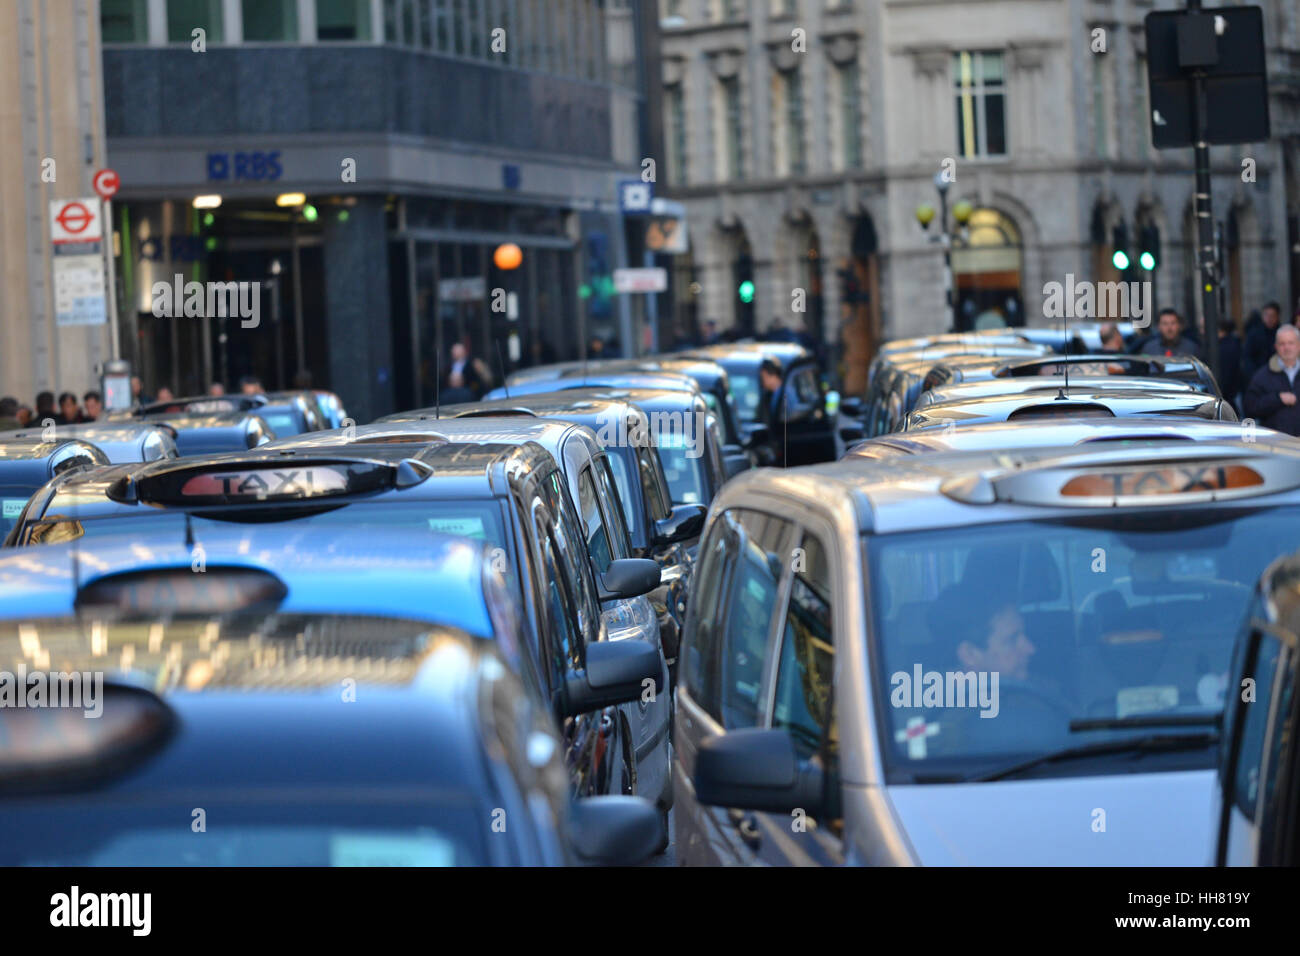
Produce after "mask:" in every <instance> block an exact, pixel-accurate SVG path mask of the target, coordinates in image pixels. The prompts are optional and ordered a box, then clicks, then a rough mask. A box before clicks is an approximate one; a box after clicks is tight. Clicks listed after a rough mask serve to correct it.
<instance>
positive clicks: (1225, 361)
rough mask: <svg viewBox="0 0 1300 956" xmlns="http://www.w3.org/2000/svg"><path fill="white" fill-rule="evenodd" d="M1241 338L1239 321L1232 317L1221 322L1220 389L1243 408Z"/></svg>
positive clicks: (1226, 396)
mask: <svg viewBox="0 0 1300 956" xmlns="http://www.w3.org/2000/svg"><path fill="white" fill-rule="evenodd" d="M1241 385H1242V377H1241V339H1240V338H1238V336H1237V323H1235V322H1233V321H1232V319H1223V320H1221V321H1220V322H1219V391H1221V392H1222V393H1223V397H1224V398H1226V399H1227V400H1228V401H1229V402H1231V403H1232V407H1233V408H1235V409H1237V410H1238V411H1240V410H1241V403H1240V401H1238V399H1239V397H1240V394H1241Z"/></svg>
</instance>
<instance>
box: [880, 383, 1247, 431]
mask: <svg viewBox="0 0 1300 956" xmlns="http://www.w3.org/2000/svg"><path fill="white" fill-rule="evenodd" d="M1057 387H1058V388H1060V389H1061V390H1062V391H1063V392H1064V394H1065V398H1064V399H1059V400H1058V399H1057V398H1056V397H1055V396H1054V395H1052V394H1051V393H1049V392H1028V393H1023V394H1018V395H1017V394H1013V395H1007V394H1000V395H987V396H984V397H982V398H971V399H967V400H965V401H956V402H945V403H942V404H939V405H930V406H928V407H926V408H923V409H920V410H918V411H914V412H912V413H910V414H909V415H908V416H907V422H906V427H905V430H906V431H911V430H913V429H922V428H941V427H943V426H944V425H945V424H946V423H947V422H955V423H956V424H957V425H959V426H961V425H966V424H975V423H977V422H993V421H1011V420H1015V418H1016V416H1018V415H1019V416H1026V417H1028V415H1036V414H1040V413H1041V414H1043V415H1051V416H1053V417H1057V416H1059V417H1062V418H1064V417H1068V416H1069V414H1087V413H1089V412H1092V411H1096V412H1099V413H1100V414H1102V415H1105V414H1107V413H1109V414H1110V415H1114V416H1116V417H1118V416H1121V415H1186V416H1192V417H1196V418H1205V419H1215V418H1216V417H1217V415H1218V414H1220V410H1221V409H1223V408H1226V407H1228V406H1225V405H1224V403H1223V400H1222V399H1219V398H1215V397H1214V396H1212V395H1206V394H1205V393H1204V392H1197V391H1191V390H1187V389H1184V390H1182V391H1178V390H1171V389H1158V388H1136V389H1123V388H1095V387H1091V386H1087V387H1081V386H1077V385H1075V384H1074V383H1073V382H1071V383H1070V387H1069V388H1068V389H1066V388H1064V383H1063V382H1061V383H1058V386H1057ZM1067 410H1068V411H1067ZM1230 420H1235V415H1234V417H1233V419H1230Z"/></svg>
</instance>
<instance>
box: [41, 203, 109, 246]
mask: <svg viewBox="0 0 1300 956" xmlns="http://www.w3.org/2000/svg"><path fill="white" fill-rule="evenodd" d="M99 211H100V207H99V200H98V199H95V198H93V197H91V198H89V199H52V200H50V239H51V241H53V242H54V244H55V245H62V244H64V243H82V242H99V240H100V239H102V238H103V235H104V227H103V223H102V221H101V219H100V215H99Z"/></svg>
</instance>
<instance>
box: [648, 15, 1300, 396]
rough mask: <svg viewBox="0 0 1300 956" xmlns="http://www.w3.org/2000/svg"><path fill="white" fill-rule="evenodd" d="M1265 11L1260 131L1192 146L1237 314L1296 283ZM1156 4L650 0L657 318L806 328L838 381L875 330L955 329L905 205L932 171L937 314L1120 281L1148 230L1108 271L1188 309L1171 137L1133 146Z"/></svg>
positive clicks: (1284, 23) (1277, 78) (1297, 144)
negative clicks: (948, 297) (660, 235)
mask: <svg viewBox="0 0 1300 956" xmlns="http://www.w3.org/2000/svg"><path fill="white" fill-rule="evenodd" d="M1262 5H1263V7H1264V12H1265V38H1266V45H1267V48H1268V54H1267V55H1268V70H1269V80H1270V91H1271V101H1270V110H1271V118H1272V130H1273V137H1272V139H1271V140H1270V141H1269V142H1267V143H1259V144H1252V145H1249V146H1242V147H1216V148H1214V149H1213V150H1212V165H1213V184H1214V213H1215V217H1216V219H1217V220H1218V221H1219V223H1220V224H1221V235H1222V247H1223V259H1222V261H1223V264H1224V274H1225V280H1226V281H1225V282H1224V284H1223V288H1224V292H1223V306H1224V314H1226V315H1229V316H1231V317H1233V318H1235V319H1237V320H1238V321H1241V320H1242V319H1243V318H1244V317H1245V314H1246V313H1247V312H1248V311H1249V310H1250V309H1252V308H1257V307H1258V306H1259V305H1260V304H1262V302H1264V301H1267V300H1269V299H1274V298H1276V299H1278V300H1281V301H1282V302H1283V303H1289V306H1288V305H1285V304H1284V309H1287V308H1294V307H1295V305H1296V297H1297V295H1300V229H1298V228H1297V223H1298V222H1300V178H1298V177H1300V7H1298V6H1297V5H1296V4H1295V3H1294V0H1264V2H1263V4H1262ZM1173 6H1175V5H1174V4H1172V3H1164V2H1161V3H1152V2H1149V0H750V2H740V0H661V3H660V13H661V16H662V17H663V19H662V21H661V34H662V35H661V47H662V55H663V84H664V93H663V102H664V138H665V151H666V158H667V162H666V164H665V165H666V168H667V170H668V173H667V178H668V179H669V183H670V185H669V190H668V191H669V192H670V193H671V194H672V195H673V196H675V197H677V198H678V199H680V200H681V201H683V202H684V204H685V205H686V207H687V209H688V211H689V219H690V221H691V227H692V233H691V238H692V251H691V254H690V255H689V256H685V257H677V259H676V260H675V261H674V262H673V276H674V280H675V281H674V283H673V292H672V295H673V303H674V308H675V314H676V316H677V323H678V326H679V327H689V326H691V325H693V324H695V323H698V322H701V321H703V320H706V319H712V320H714V321H716V322H718V324H719V326H721V327H722V328H726V327H728V326H740V327H742V328H744V329H746V330H762V329H764V328H766V327H767V326H769V325H771V324H774V323H778V322H779V323H781V324H784V325H794V326H799V325H802V326H803V327H804V328H805V329H806V331H808V332H809V333H811V334H812V335H814V336H815V337H817V338H818V339H819V340H822V341H825V342H827V343H828V344H830V345H832V347H838V348H839V349H841V350H842V351H841V355H840V358H841V360H842V362H843V365H842V368H843V370H844V372H845V375H846V379H845V384H846V386H848V387H849V388H851V389H856V388H857V387H859V386H860V385H861V379H862V374H863V372H864V370H865V364H866V359H867V357H868V356H869V354H870V352H871V350H872V348H873V347H874V343H876V342H878V341H879V340H881V339H882V338H895V337H900V336H906V335H916V334H924V333H929V332H937V331H941V330H946V329H947V328H948V327H949V325H950V322H951V321H952V320H950V319H949V316H948V312H947V306H946V303H945V280H944V257H943V252H942V243H940V242H937V241H935V240H936V239H937V237H938V234H939V233H940V232H941V228H940V226H939V224H938V222H937V221H936V222H935V223H934V224H932V225H931V226H930V227H929V229H928V230H923V229H922V228H921V226H920V225H919V223H918V219H917V215H916V210H917V207H918V206H919V205H923V204H927V205H930V206H932V207H935V208H937V207H938V206H939V204H940V199H939V195H938V193H937V190H936V182H935V176H936V174H942V178H943V179H944V180H945V183H946V186H947V192H946V196H945V199H946V203H947V207H948V209H949V210H950V211H951V210H952V209H953V208H954V207H955V206H957V204H958V203H960V202H962V201H965V202H966V203H969V208H970V218H969V220H968V221H967V222H966V223H965V226H964V228H959V227H957V226H956V225H955V223H953V221H952V219H951V213H950V220H949V221H950V224H951V225H953V228H954V238H953V250H952V263H951V264H952V270H953V273H954V279H953V282H954V287H955V299H956V301H955V310H954V311H955V325H956V326H957V327H959V328H966V327H974V326H984V325H989V324H997V323H999V322H1004V323H1008V324H1013V325H1020V324H1031V325H1034V324H1044V323H1045V322H1046V321H1047V320H1046V319H1045V318H1044V316H1043V301H1044V287H1045V285H1046V284H1047V283H1049V282H1065V281H1066V279H1067V276H1070V275H1073V276H1074V277H1075V278H1076V280H1079V281H1082V280H1092V281H1113V280H1115V279H1118V278H1120V273H1119V272H1118V270H1116V268H1115V267H1114V265H1113V264H1112V253H1113V251H1114V245H1115V244H1116V242H1117V241H1121V242H1122V239H1121V237H1123V236H1127V237H1129V241H1128V243H1127V246H1128V251H1129V253H1130V255H1131V256H1132V257H1133V259H1134V260H1135V261H1136V260H1137V259H1138V257H1139V256H1138V254H1139V252H1140V251H1141V250H1139V249H1138V248H1137V247H1138V245H1139V242H1140V240H1141V239H1144V238H1145V239H1146V240H1147V241H1148V242H1150V241H1151V240H1152V239H1153V238H1158V241H1159V247H1158V251H1157V253H1156V260H1157V261H1156V264H1155V267H1154V268H1153V269H1152V270H1150V271H1147V270H1140V271H1138V270H1137V269H1135V270H1134V271H1131V272H1129V273H1128V274H1127V275H1126V276H1125V278H1129V279H1139V280H1149V281H1151V282H1152V283H1153V286H1154V295H1155V297H1156V299H1157V300H1158V301H1159V302H1162V303H1172V304H1173V305H1174V306H1175V307H1177V308H1178V309H1180V311H1182V312H1183V313H1184V314H1185V315H1194V314H1195V312H1196V311H1197V309H1198V301H1199V299H1198V296H1197V295H1196V283H1195V277H1194V271H1195V270H1194V261H1193V254H1194V248H1193V247H1194V233H1193V228H1192V226H1193V221H1192V194H1193V184H1194V181H1193V174H1192V151H1191V150H1190V149H1186V150H1175V151H1156V150H1155V149H1153V148H1152V146H1151V140H1150V133H1149V130H1148V118H1147V117H1148V109H1147V105H1146V100H1147V89H1146V60H1145V50H1144V46H1145V36H1144V29H1143V18H1144V17H1145V16H1146V14H1147V13H1148V12H1150V11H1151V10H1153V9H1162V8H1163V9H1168V8H1171V7H1173ZM1177 6H1181V4H1177ZM1247 161H1249V162H1247ZM1247 169H1249V170H1250V175H1249V176H1247V175H1245V170H1247ZM1152 230H1155V231H1154V232H1153V231H1152ZM1138 269H1140V267H1138ZM747 298H748V299H749V301H746V299H747Z"/></svg>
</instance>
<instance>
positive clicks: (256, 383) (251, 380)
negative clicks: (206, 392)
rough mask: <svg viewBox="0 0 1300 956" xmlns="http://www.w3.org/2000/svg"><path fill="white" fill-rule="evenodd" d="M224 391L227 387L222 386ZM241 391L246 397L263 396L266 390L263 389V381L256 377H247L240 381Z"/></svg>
mask: <svg viewBox="0 0 1300 956" xmlns="http://www.w3.org/2000/svg"><path fill="white" fill-rule="evenodd" d="M222 389H223V391H224V389H225V386H222ZM239 391H240V392H241V393H242V394H244V395H261V394H262V392H263V391H265V389H263V388H262V380H261V379H260V378H258V377H257V376H256V375H245V376H244V377H243V378H241V379H240V380H239Z"/></svg>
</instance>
